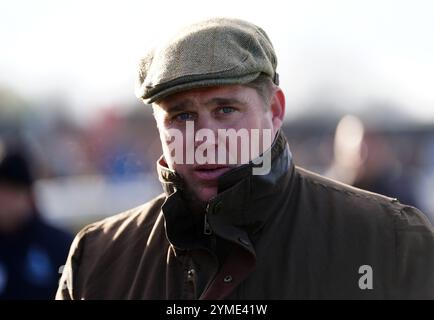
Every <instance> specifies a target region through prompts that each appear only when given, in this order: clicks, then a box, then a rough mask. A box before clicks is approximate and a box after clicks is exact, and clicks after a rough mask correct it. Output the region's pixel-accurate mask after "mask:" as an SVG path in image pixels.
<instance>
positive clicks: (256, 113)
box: [57, 18, 434, 299]
mask: <svg viewBox="0 0 434 320" xmlns="http://www.w3.org/2000/svg"><path fill="white" fill-rule="evenodd" d="M276 65H277V59H276V56H275V53H274V49H273V46H272V44H271V42H270V40H269V38H268V37H267V35H266V33H265V32H264V31H263V30H262V29H261V28H259V27H257V26H255V25H253V24H251V23H248V22H245V21H241V20H237V19H224V18H223V19H211V20H207V21H204V22H200V23H197V24H194V25H192V26H190V27H188V28H186V29H184V30H182V31H181V32H180V33H178V34H177V35H176V36H175V37H174V38H172V39H171V40H169V41H168V42H167V43H164V44H162V45H161V46H160V47H159V48H156V49H154V50H153V51H151V52H150V53H149V54H148V55H147V56H145V57H144V58H143V60H142V61H141V63H140V68H139V85H138V89H137V94H138V96H139V97H140V98H141V99H142V100H143V101H144V102H145V103H147V104H150V103H152V107H153V112H154V115H155V119H156V122H157V126H158V130H159V131H160V136H161V142H162V147H163V156H162V157H161V158H160V160H159V161H158V163H157V167H158V173H159V177H160V180H161V182H162V185H163V188H164V191H165V193H164V194H162V195H160V196H159V197H157V198H155V199H154V200H152V201H150V202H148V203H146V204H145V205H143V206H140V207H138V208H136V209H132V210H130V211H128V212H126V213H123V214H121V215H117V216H114V217H111V218H108V219H105V220H103V221H100V222H97V223H94V224H91V225H89V226H87V227H85V228H84V229H83V230H82V231H81V232H80V233H79V234H78V235H77V237H76V239H75V241H74V243H73V245H72V248H71V251H70V255H69V258H68V262H67V265H66V268H65V272H64V274H63V276H62V281H61V286H60V287H59V290H58V293H57V298H58V299H291V298H297V299H327V298H345V299H347V298H348V299H358V298H360V299H365V298H366V299H393V298H428V299H432V298H434V273H433V272H434V235H433V229H432V227H431V226H430V225H429V223H428V221H427V220H426V218H425V217H424V216H423V214H421V213H420V212H419V211H418V210H417V209H415V208H413V207H409V206H405V205H402V204H400V203H399V202H398V201H397V200H396V199H391V198H387V197H384V196H381V195H378V194H374V193H369V192H366V191H362V190H359V189H356V188H352V187H350V186H347V185H344V184H341V183H338V182H335V181H332V180H328V179H326V178H324V177H321V176H319V175H316V174H314V173H311V172H308V171H306V170H303V169H301V168H298V167H295V165H294V164H293V161H292V158H291V153H290V151H289V147H288V145H287V142H286V139H285V137H284V136H283V134H282V133H281V131H280V130H279V129H280V127H281V125H282V121H283V116H284V111H285V99H284V94H283V92H282V90H281V89H280V88H279V87H278V75H277V73H276ZM231 129H233V131H230V130H231ZM242 129H244V130H247V131H248V132H249V133H251V135H250V140H248V141H247V145H248V146H250V147H251V150H253V151H252V152H249V151H246V150H245V149H244V150H243V148H240V147H239V146H237V147H235V148H230V142H228V140H230V138H231V135H232V136H233V135H234V134H235V135H236V139H235V140H237V141H238V140H245V138H246V136H243V135H242V134H239V132H240V131H242ZM221 130H223V133H228V132H230V133H229V134H227V135H226V136H223V138H222V132H221ZM225 130H226V131H225ZM210 132H211V133H215V136H217V138H216V137H215V136H214V137H213V135H212V134H210ZM255 132H256V133H255ZM254 133H255V134H254ZM192 136H193V137H194V138H192ZM205 136H206V138H204V137H205ZM269 136H270V137H271V138H272V139H271V140H270V139H267V137H269ZM180 137H181V138H180ZM247 137H249V136H248V135H247ZM232 138H233V137H232ZM258 141H259V142H260V144H258V145H257V144H256V142H258ZM242 142H243V141H242ZM244 142H245V141H244ZM259 146H262V147H259ZM219 150H220V151H222V152H221V153H220V151H219ZM198 151H200V152H198ZM192 153H193V154H194V161H191V157H192ZM234 153H235V156H236V157H235V158H236V160H235V161H229V160H228V158H231V159H233V158H234ZM217 154H218V155H221V154H223V156H222V157H221V158H219V161H213V160H214V159H213V158H215V157H216V155H217ZM246 154H247V155H249V157H248V159H247V160H246V157H245V156H246ZM189 157H190V161H188V160H189V159H188V158H189ZM201 157H202V158H201ZM203 158H205V160H207V161H203ZM243 158H244V160H243ZM221 159H223V161H220V160H221ZM267 159H268V160H270V162H269V164H270V165H269V167H268V168H267ZM261 166H262V169H263V170H262V171H261V170H259V171H257V169H260V167H261ZM255 170H256V171H255Z"/></svg>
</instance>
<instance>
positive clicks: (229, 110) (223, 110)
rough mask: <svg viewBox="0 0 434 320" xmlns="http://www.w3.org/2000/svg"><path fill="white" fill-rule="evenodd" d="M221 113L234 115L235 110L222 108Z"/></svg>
mask: <svg viewBox="0 0 434 320" xmlns="http://www.w3.org/2000/svg"><path fill="white" fill-rule="evenodd" d="M219 111H220V112H221V113H225V114H228V113H232V112H234V111H235V109H234V108H232V107H222V108H220V110H219Z"/></svg>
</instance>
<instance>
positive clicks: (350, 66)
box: [0, 0, 434, 287]
mask: <svg viewBox="0 0 434 320" xmlns="http://www.w3.org/2000/svg"><path fill="white" fill-rule="evenodd" d="M433 14H434V3H433V2H432V1H428V0H427V1H422V0H412V1H410V0H408V1H387V0H384V1H371V0H364V1H348V0H345V1H344V0H342V1H337V0H330V1H321V0H317V1H313V0H305V1H273V0H269V1H266V2H264V1H252V0H249V1H232V0H229V1H227V0H220V1H214V2H204V1H192V0H184V1H179V2H169V1H126V0H123V1H107V0H105V1H97V0H95V1H84V0H74V1H68V0H64V1H50V0H38V1H31V0H27V1H26V0H13V1H12V0H5V1H2V2H0V141H2V142H0V154H1V150H2V148H3V149H4V148H5V146H6V145H10V144H12V145H14V144H15V145H21V146H23V148H24V149H25V150H26V156H27V157H28V159H29V162H30V164H31V170H32V173H33V174H34V176H35V183H34V194H35V202H36V205H37V207H38V208H39V211H40V213H41V215H42V216H43V217H44V219H46V220H47V221H48V222H49V223H50V224H52V225H54V226H57V227H60V228H62V229H63V230H67V231H69V232H71V233H75V232H76V231H77V230H79V229H80V228H81V227H83V226H84V225H85V224H87V223H89V222H92V221H95V220H98V219H100V218H102V217H106V216H109V215H112V214H115V213H118V212H120V211H123V210H126V209H128V208H131V207H134V206H137V205H139V204H141V203H144V202H146V201H148V200H149V199H151V198H152V197H154V196H155V195H157V194H159V193H160V192H161V191H162V189H161V187H160V185H159V183H158V179H157V176H156V170H155V161H156V159H157V158H158V157H159V155H160V153H161V150H160V142H159V139H158V135H157V130H156V126H155V124H154V120H153V118H152V115H151V112H150V108H149V107H148V106H145V105H143V104H142V103H140V102H139V101H136V99H135V97H134V83H135V76H136V64H137V62H138V60H139V58H140V57H141V55H142V54H143V53H144V52H146V51H147V50H148V49H149V48H151V47H152V46H153V45H154V44H155V43H157V42H158V41H159V40H161V38H163V37H166V36H167V35H168V34H170V33H172V32H173V30H175V29H177V28H178V27H181V26H183V25H186V24H189V23H192V22H194V21H197V20H200V19H204V18H208V17H212V16H229V17H237V18H242V19H247V20H250V21H252V22H254V23H256V24H257V25H259V26H261V27H262V28H263V29H265V30H266V32H267V33H268V35H269V36H270V38H271V40H272V42H273V44H274V46H275V49H276V52H277V55H278V58H279V62H278V71H279V73H280V79H281V86H282V88H283V89H284V91H285V93H286V99H287V107H286V110H287V112H286V113H287V114H286V122H285V126H284V131H285V132H286V135H287V137H288V138H289V142H290V146H291V149H292V153H293V155H294V158H295V162H296V164H298V165H300V166H303V167H305V168H307V169H310V170H312V171H315V172H318V173H321V174H325V175H327V176H329V177H332V178H335V179H338V180H340V181H343V182H346V183H349V184H352V185H355V186H358V187H361V188H365V189H368V190H371V191H375V192H379V193H383V194H386V195H388V196H390V197H395V198H398V199H399V200H400V201H401V202H403V203H407V204H411V205H414V206H417V207H419V208H420V209H422V210H423V211H424V212H425V214H426V215H427V216H428V218H429V219H430V220H431V221H432V222H434V197H433V196H432V195H433V194H434V90H433V84H434V41H432V33H433V31H434V19H432V17H433ZM0 205H1V204H0ZM0 267H1V266H0ZM0 271H1V270H0ZM0 287H1V272H0Z"/></svg>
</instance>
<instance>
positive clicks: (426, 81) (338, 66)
mask: <svg viewBox="0 0 434 320" xmlns="http://www.w3.org/2000/svg"><path fill="white" fill-rule="evenodd" d="M212 16H229V17H237V18H242V19H246V20H250V21H251V22H254V23H256V24H257V25H259V26H261V27H262V28H263V29H265V30H266V31H267V33H268V34H269V36H270V38H271V40H272V42H273V43H274V47H275V49H276V52H277V55H278V59H279V65H278V71H279V73H280V77H281V84H282V87H283V89H284V90H285V92H286V96H287V102H288V105H287V110H288V112H287V114H288V115H289V116H290V117H291V116H293V115H295V114H297V113H300V112H302V111H303V108H305V106H306V105H308V104H309V103H311V102H312V101H316V100H318V99H320V100H330V101H332V102H334V103H336V104H337V105H338V106H341V107H343V108H346V109H347V110H349V111H350V112H351V111H353V110H354V111H356V110H358V109H359V108H361V107H364V106H366V105H368V104H369V103H370V102H382V103H388V104H392V105H394V104H396V105H397V107H399V108H401V109H402V110H403V111H407V112H411V113H412V114H413V115H414V116H415V117H417V118H419V119H424V120H430V121H434V88H433V87H434V86H433V84H434V40H433V39H434V36H433V34H434V18H433V17H434V1H430V0H426V1H420V0H408V1H399V0H398V1H396V0H395V1H387V0H376V1H371V0H363V1H351V0H342V1H338V0H333V1H327V0H318V1H313V0H310V1H309V0H300V1H273V0H267V1H264V0H261V1H252V0H249V1H239V0H237V1H236V0H229V1H227V0H218V1H203V0H202V1H192V0H182V1H164V0H158V1H149V0H142V1H128V0H121V1H107V0H105V1H95V0H92V1H90V0H87V1H84V0H73V1H62V0H57V1H55V0H53V1H49V0H37V1H36V0H27V1H25V0H2V1H1V2H0V41H1V42H0V86H6V87H8V88H11V89H13V90H15V91H16V92H17V93H19V94H21V95H23V96H24V97H26V98H28V99H39V98H41V97H43V96H45V95H53V94H54V95H58V96H63V97H65V99H66V100H67V101H68V102H69V104H70V106H71V108H72V110H73V111H74V113H75V114H76V115H80V116H88V115H91V114H93V113H94V111H97V110H98V109H99V108H101V107H105V106H109V105H116V104H121V103H122V102H123V101H133V99H134V81H135V71H136V63H137V61H138V59H139V57H140V56H141V55H142V54H143V53H144V52H146V50H147V49H148V48H150V47H151V46H152V44H154V43H156V42H158V39H159V38H161V37H162V36H164V35H167V34H168V33H172V32H173V30H174V29H176V28H178V27H180V26H183V25H185V24H188V23H191V22H194V21H197V20H200V19H203V18H207V17H212Z"/></svg>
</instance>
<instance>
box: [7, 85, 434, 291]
mask: <svg viewBox="0 0 434 320" xmlns="http://www.w3.org/2000/svg"><path fill="white" fill-rule="evenodd" d="M56 103H58V104H59V105H60V107H58V108H54V109H53V108H40V107H39V108H34V106H32V104H29V103H27V102H24V101H22V100H21V99H19V97H16V96H14V95H13V94H12V93H10V92H7V91H5V90H3V91H1V90H0V299H3V298H6V299H7V298H40V299H49V298H52V297H53V295H54V292H53V290H54V289H55V287H56V282H57V280H58V275H59V274H58V272H59V270H61V267H62V264H63V262H64V261H65V259H66V255H67V250H68V248H69V245H70V242H71V240H72V235H73V234H74V233H75V232H76V231H77V230H79V229H80V228H81V227H83V226H84V225H85V224H87V223H89V222H91V221H94V220H97V219H99V218H102V217H105V216H108V215H111V214H115V213H117V212H120V211H122V210H125V209H128V208H131V207H133V206H135V205H139V204H140V203H143V202H146V201H147V200H149V199H150V198H152V197H153V196H155V195H156V194H158V193H160V192H161V188H160V186H159V184H158V179H157V176H156V170H155V161H156V160H157V158H158V157H159V156H160V154H161V147H160V141H159V137H158V133H157V129H156V126H155V122H154V120H153V117H152V114H151V110H150V108H149V107H147V106H144V105H141V104H139V103H137V105H133V106H128V108H123V107H116V108H114V107H113V108H103V109H101V110H103V111H101V113H100V114H99V115H98V116H95V117H93V118H92V120H87V121H84V122H80V121H76V120H72V118H71V117H69V116H68V115H67V114H66V113H64V112H62V108H61V102H56ZM322 107H323V106H317V110H318V111H317V112H309V113H307V114H306V115H304V116H302V117H297V118H291V116H290V117H289V120H288V121H287V122H286V123H285V125H284V128H283V130H284V131H285V133H286V136H287V137H288V140H289V143H290V147H291V150H292V154H293V156H294V160H295V163H296V165H299V166H302V167H305V168H306V169H309V170H312V171H315V172H318V173H321V174H325V175H327V176H329V177H331V178H334V179H337V180H340V181H342V182H345V183H348V184H351V185H353V186H356V187H359V188H363V189H367V190H370V191H372V192H378V193H381V194H384V195H387V196H389V197H393V198H398V199H399V200H400V201H401V202H403V203H406V204H410V205H413V206H416V207H418V208H420V209H421V210H422V211H423V212H424V213H425V214H426V215H427V217H428V218H429V219H430V220H431V221H432V222H434V198H433V197H432V196H431V195H432V194H434V125H421V124H419V123H416V122H411V121H410V120H408V119H406V118H403V119H401V120H400V121H397V119H393V121H390V119H388V118H387V117H377V118H375V121H372V117H365V116H364V115H363V114H361V115H357V116H356V115H345V114H340V113H338V112H333V113H332V112H327V111H324V112H323V113H322V112H321V110H325V108H322ZM313 114H314V115H315V116H312V115H313ZM23 288H26V289H23Z"/></svg>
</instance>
